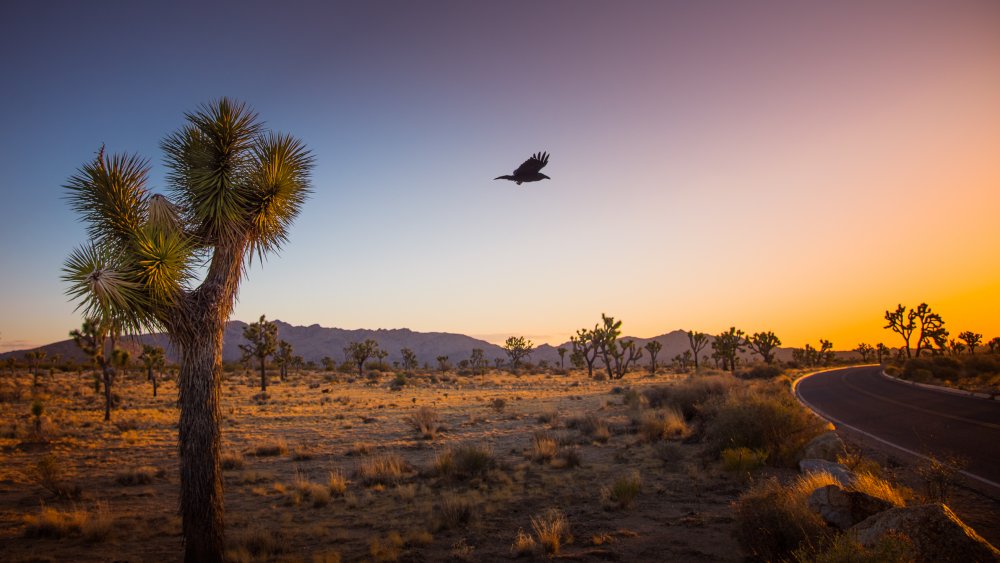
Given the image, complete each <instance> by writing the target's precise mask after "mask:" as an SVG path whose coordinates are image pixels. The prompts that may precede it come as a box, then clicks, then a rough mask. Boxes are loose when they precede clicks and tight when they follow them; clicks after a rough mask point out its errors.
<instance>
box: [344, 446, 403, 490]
mask: <svg viewBox="0 0 1000 563" xmlns="http://www.w3.org/2000/svg"><path fill="white" fill-rule="evenodd" d="M409 471H410V464H409V463H407V462H406V460H405V459H403V458H402V457H401V456H400V455H399V454H394V453H385V454H376V455H373V456H370V457H366V458H364V459H362V460H361V462H360V463H358V467H357V469H356V470H355V476H356V477H358V479H360V480H361V482H362V483H364V484H365V485H392V484H395V483H398V482H399V481H401V480H402V479H403V477H405V476H406V474H407V473H409Z"/></svg>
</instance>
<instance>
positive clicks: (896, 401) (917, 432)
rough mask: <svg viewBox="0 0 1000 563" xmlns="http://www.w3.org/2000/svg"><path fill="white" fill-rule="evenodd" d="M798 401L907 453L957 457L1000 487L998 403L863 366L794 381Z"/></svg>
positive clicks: (983, 479) (973, 473)
mask: <svg viewBox="0 0 1000 563" xmlns="http://www.w3.org/2000/svg"><path fill="white" fill-rule="evenodd" d="M795 392H796V394H797V395H798V397H799V399H800V400H801V401H802V402H804V403H805V404H806V405H807V406H809V407H810V408H812V409H813V410H814V411H817V412H818V413H819V414H820V415H822V416H823V417H824V418H827V419H829V420H831V421H832V422H833V423H834V424H836V425H837V426H838V427H839V426H845V427H848V428H849V429H852V430H855V431H860V432H862V433H864V434H867V435H869V436H871V437H873V438H877V439H879V440H881V441H884V442H888V443H889V444H890V445H894V446H897V447H900V448H903V449H905V450H909V453H915V454H927V453H931V454H933V455H935V456H937V457H941V456H943V455H947V454H954V455H958V456H960V457H961V458H962V459H964V460H966V461H967V462H968V465H967V466H966V468H965V471H964V473H965V474H966V475H967V476H969V477H973V478H975V479H976V480H978V481H980V482H985V483H986V484H988V485H992V486H993V487H995V488H997V489H1000V401H990V400H987V399H978V398H974V397H965V396H962V395H952V394H949V393H945V392H941V391H933V390H930V389H923V388H920V387H916V386H914V385H907V384H905V383H899V382H897V381H893V380H891V379H887V378H885V377H882V376H881V368H880V367H878V366H867V367H858V368H844V369H838V370H833V371H828V372H821V373H817V374H815V375H812V376H809V377H806V378H804V379H802V380H800V381H799V383H798V385H797V386H796V388H795Z"/></svg>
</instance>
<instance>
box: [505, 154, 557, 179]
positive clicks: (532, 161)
mask: <svg viewBox="0 0 1000 563" xmlns="http://www.w3.org/2000/svg"><path fill="white" fill-rule="evenodd" d="M548 163H549V153H547V152H537V153H535V154H533V155H531V158H529V159H528V160H525V161H524V162H522V163H521V166H518V167H517V170H515V171H514V175H515V176H522V175H528V174H537V173H538V172H539V171H541V169H542V168H545V165H546V164H548Z"/></svg>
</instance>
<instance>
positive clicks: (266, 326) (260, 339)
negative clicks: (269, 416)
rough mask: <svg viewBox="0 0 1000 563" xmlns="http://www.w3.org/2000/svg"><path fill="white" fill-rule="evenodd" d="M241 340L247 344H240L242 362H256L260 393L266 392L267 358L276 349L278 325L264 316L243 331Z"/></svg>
mask: <svg viewBox="0 0 1000 563" xmlns="http://www.w3.org/2000/svg"><path fill="white" fill-rule="evenodd" d="M243 338H245V339H246V340H247V344H240V350H242V351H243V361H244V362H248V361H250V360H256V361H257V363H258V365H260V392H261V393H266V392H267V370H266V368H267V358H268V357H269V356H271V355H272V354H274V352H275V351H276V350H277V347H278V325H276V324H274V323H272V322H270V321H268V320H267V319H265V318H264V315H261V316H260V320H259V321H257V322H255V323H250V324H248V325H247V326H246V328H244V329H243Z"/></svg>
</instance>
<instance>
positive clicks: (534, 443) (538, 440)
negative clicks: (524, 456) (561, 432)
mask: <svg viewBox="0 0 1000 563" xmlns="http://www.w3.org/2000/svg"><path fill="white" fill-rule="evenodd" d="M558 453H559V443H558V442H556V440H555V438H553V437H552V436H550V435H549V434H548V433H547V432H535V435H534V436H532V438H531V459H532V460H533V461H536V462H538V463H544V462H547V461H552V460H553V459H555V457H556V455H557V454H558Z"/></svg>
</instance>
